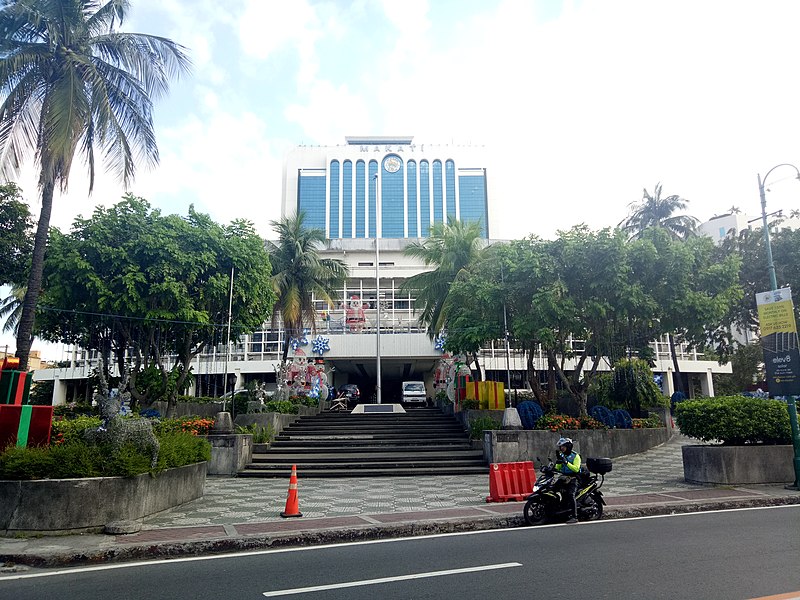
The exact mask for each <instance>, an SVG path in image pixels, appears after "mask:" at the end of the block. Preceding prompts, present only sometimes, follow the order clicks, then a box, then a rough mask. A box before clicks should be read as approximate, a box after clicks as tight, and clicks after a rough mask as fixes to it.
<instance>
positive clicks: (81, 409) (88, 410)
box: [53, 402, 100, 419]
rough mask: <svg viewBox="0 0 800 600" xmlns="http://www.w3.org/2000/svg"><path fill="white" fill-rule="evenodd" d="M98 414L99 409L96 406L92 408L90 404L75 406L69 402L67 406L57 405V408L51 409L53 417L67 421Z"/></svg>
mask: <svg viewBox="0 0 800 600" xmlns="http://www.w3.org/2000/svg"><path fill="white" fill-rule="evenodd" d="M99 414H100V408H99V407H97V406H92V405H91V404H76V403H75V402H70V403H68V404H59V405H58V406H54V407H53V416H54V417H64V418H67V419H73V418H75V417H82V416H88V415H99Z"/></svg>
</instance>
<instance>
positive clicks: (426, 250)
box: [401, 218, 481, 339]
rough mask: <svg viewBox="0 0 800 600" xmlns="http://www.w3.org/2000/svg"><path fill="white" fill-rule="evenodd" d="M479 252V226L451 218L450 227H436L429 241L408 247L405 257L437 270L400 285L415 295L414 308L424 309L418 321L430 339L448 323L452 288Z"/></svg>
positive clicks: (441, 225)
mask: <svg viewBox="0 0 800 600" xmlns="http://www.w3.org/2000/svg"><path fill="white" fill-rule="evenodd" d="M480 251H481V226H480V223H478V222H476V221H471V222H464V221H456V220H455V219H452V218H448V220H447V224H444V223H436V224H434V225H433V226H432V227H431V235H430V237H429V238H427V239H426V240H424V241H422V242H412V243H411V244H409V245H408V246H407V247H406V249H405V254H407V255H408V256H414V257H416V258H420V259H422V262H423V263H424V264H425V266H428V267H431V266H432V267H434V269H433V270H431V271H426V272H423V273H419V274H417V275H414V276H413V277H409V278H408V279H407V280H406V281H405V282H403V285H402V286H401V289H403V291H405V292H411V293H413V294H414V295H415V296H416V303H415V309H419V308H420V307H421V311H420V317H419V320H420V322H421V323H422V324H424V325H426V326H427V329H428V336H429V337H430V338H431V339H433V337H434V336H435V335H436V334H437V333H439V332H440V331H441V330H442V328H443V327H444V326H445V324H446V322H447V313H448V297H449V294H450V286H451V285H452V284H453V282H454V281H455V280H456V278H457V277H458V276H459V274H460V273H462V272H466V269H467V268H468V267H469V266H470V265H471V264H473V263H474V262H475V261H476V260H477V259H478V257H479V256H480Z"/></svg>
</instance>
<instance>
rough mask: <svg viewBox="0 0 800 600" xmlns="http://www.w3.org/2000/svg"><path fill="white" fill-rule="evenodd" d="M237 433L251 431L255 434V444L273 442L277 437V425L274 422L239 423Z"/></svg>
mask: <svg viewBox="0 0 800 600" xmlns="http://www.w3.org/2000/svg"><path fill="white" fill-rule="evenodd" d="M236 433H249V434H250V435H252V436H253V443H254V444H271V443H272V440H274V439H275V427H273V426H272V423H268V424H267V425H266V426H262V425H259V424H258V423H253V424H252V425H237V426H236Z"/></svg>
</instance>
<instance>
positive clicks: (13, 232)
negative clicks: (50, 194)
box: [0, 183, 33, 285]
mask: <svg viewBox="0 0 800 600" xmlns="http://www.w3.org/2000/svg"><path fill="white" fill-rule="evenodd" d="M32 231H33V220H32V219H31V212H30V210H29V209H28V205H27V204H26V203H25V201H24V200H23V199H22V190H20V189H19V188H18V187H17V185H16V184H14V183H6V184H4V185H0V285H3V284H6V283H15V284H19V283H21V282H23V281H25V275H26V273H27V272H28V263H29V261H30V254H31V250H32V249H33V243H32V242H31V232H32Z"/></svg>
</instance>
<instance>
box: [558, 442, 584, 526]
mask: <svg viewBox="0 0 800 600" xmlns="http://www.w3.org/2000/svg"><path fill="white" fill-rule="evenodd" d="M555 468H556V472H557V473H559V474H560V475H561V476H562V477H561V479H562V480H563V483H562V485H563V487H564V493H565V494H566V495H567V496H566V497H567V500H568V501H569V503H570V504H569V506H570V517H569V520H568V521H567V523H577V522H578V502H577V500H576V499H575V494H577V493H578V476H579V475H580V472H581V455H580V454H578V453H577V452H575V451H574V450H573V449H572V440H571V439H570V438H567V437H562V438H560V439H559V440H558V460H557V461H556V467H555Z"/></svg>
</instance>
